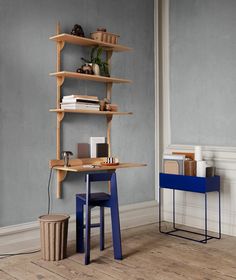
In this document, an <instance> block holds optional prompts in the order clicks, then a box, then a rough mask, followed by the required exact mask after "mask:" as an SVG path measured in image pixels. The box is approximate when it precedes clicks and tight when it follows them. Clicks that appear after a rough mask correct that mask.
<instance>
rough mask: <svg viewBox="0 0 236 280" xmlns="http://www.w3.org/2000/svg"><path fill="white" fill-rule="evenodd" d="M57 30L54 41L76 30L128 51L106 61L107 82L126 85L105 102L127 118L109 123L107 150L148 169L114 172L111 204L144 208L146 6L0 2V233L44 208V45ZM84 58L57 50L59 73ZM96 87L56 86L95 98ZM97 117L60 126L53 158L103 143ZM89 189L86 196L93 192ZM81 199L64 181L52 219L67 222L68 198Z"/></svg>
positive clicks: (75, 186)
mask: <svg viewBox="0 0 236 280" xmlns="http://www.w3.org/2000/svg"><path fill="white" fill-rule="evenodd" d="M57 20H59V21H60V22H61V26H62V32H70V30H71V28H72V26H73V24H75V23H79V24H81V25H82V26H83V27H84V30H85V33H86V34H87V35H89V33H90V32H91V31H94V30H95V29H96V28H97V27H98V26H105V27H107V29H108V30H109V31H111V32H114V33H117V34H120V35H121V38H120V42H121V43H123V44H125V45H128V46H131V47H133V48H134V51H133V52H130V53H118V54H114V56H113V58H112V74H113V75H114V76H118V77H126V78H129V79H132V80H133V81H134V82H133V84H131V85H114V86H113V92H114V95H113V101H114V102H115V103H118V104H119V107H120V109H121V110H123V111H126V110H128V111H133V112H134V115H133V116H131V117H128V116H124V117H117V118H114V120H113V127H112V142H113V144H112V150H113V154H114V155H117V156H118V157H119V159H120V160H122V161H134V162H146V163H147V164H148V167H146V168H140V169H129V170H120V171H118V172H117V173H118V185H119V196H120V203H121V204H130V203H135V202H141V201H148V200H153V199H154V73H153V72H154V66H153V57H154V44H153V1H152V0H149V1H146V0H130V1H125V0H119V1H116V0H112V1H111V0H102V1H97V0H79V1H78V0H69V1H64V0H50V1H49V0H47V1H46V0H41V1H36V0H34V1H32V0H8V1H4V0H0V38H1V44H0V155H1V156H0V226H7V225H11V224H17V223H22V222H29V221H33V220H35V219H36V218H37V217H38V216H39V215H40V214H42V213H45V212H46V208H47V180H48V174H49V170H48V160H49V159H52V158H55V153H56V146H55V143H56V115H55V114H53V113H49V112H48V110H49V108H52V107H55V100H56V80H55V78H50V77H49V75H48V74H49V72H53V71H55V67H56V47H55V43H53V42H51V41H49V40H48V37H49V36H51V35H54V34H55V27H56V22H57ZM87 54H88V49H86V48H82V47H80V46H74V45H66V47H65V48H64V50H63V60H62V64H63V65H62V66H63V69H66V70H72V71H73V70H76V68H77V67H78V66H79V65H80V57H81V56H86V55H87ZM104 91H105V86H104V85H101V84H97V83H93V82H83V81H77V80H66V82H65V84H64V88H63V94H72V93H74V92H81V93H84V94H91V95H94V94H95V95H96V94H97V95H99V96H101V97H103V96H104ZM105 132H106V121H105V118H103V117H95V116H84V115H70V116H66V117H65V119H64V121H63V135H64V136H63V148H64V149H67V150H72V151H73V152H74V153H76V143H78V142H84V141H85V142H88V141H89V137H90V136H103V135H105ZM95 189H96V188H95ZM83 190H84V177H83V176H82V175H75V174H69V175H68V177H67V179H66V181H65V183H64V187H63V195H64V199H62V200H56V199H55V195H54V194H55V176H54V179H53V190H52V194H53V201H52V206H53V211H57V212H67V213H74V209H75V203H74V194H75V193H77V192H81V191H83Z"/></svg>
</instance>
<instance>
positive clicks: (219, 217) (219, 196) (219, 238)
mask: <svg viewBox="0 0 236 280" xmlns="http://www.w3.org/2000/svg"><path fill="white" fill-rule="evenodd" d="M218 195H219V239H220V238H221V203H220V201H221V199H220V197H221V194H220V191H219V192H218Z"/></svg>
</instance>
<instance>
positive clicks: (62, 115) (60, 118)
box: [57, 112, 65, 122]
mask: <svg viewBox="0 0 236 280" xmlns="http://www.w3.org/2000/svg"><path fill="white" fill-rule="evenodd" d="M64 116H65V113H64V112H57V121H58V122H61V121H62V120H63V119H64Z"/></svg>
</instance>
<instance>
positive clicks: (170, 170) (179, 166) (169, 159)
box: [163, 155, 185, 175]
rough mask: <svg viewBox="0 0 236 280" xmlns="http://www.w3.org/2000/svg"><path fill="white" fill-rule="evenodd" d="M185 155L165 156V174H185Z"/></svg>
mask: <svg viewBox="0 0 236 280" xmlns="http://www.w3.org/2000/svg"><path fill="white" fill-rule="evenodd" d="M184 161H185V156H184V155H163V173H167V174H176V175H183V174H184Z"/></svg>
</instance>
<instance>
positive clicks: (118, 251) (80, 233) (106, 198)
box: [76, 172, 122, 265]
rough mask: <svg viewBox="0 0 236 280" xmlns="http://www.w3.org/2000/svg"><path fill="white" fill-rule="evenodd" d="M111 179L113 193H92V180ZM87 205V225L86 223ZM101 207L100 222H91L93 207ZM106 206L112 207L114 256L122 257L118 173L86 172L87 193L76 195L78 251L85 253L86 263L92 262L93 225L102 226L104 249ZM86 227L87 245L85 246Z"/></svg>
mask: <svg viewBox="0 0 236 280" xmlns="http://www.w3.org/2000/svg"><path fill="white" fill-rule="evenodd" d="M98 181H110V183H111V194H107V193H91V182H98ZM84 206H85V225H84ZM96 206H99V207H100V223H98V224H91V209H92V208H93V207H96ZM104 207H109V208H110V209H111V222H112V239H113V248H114V258H115V259H117V260H121V259H122V248H121V234H120V218H119V204H118V195H117V184H116V173H115V172H112V173H90V174H86V193H85V194H77V195H76V251H77V252H78V253H84V251H85V264H86V265H87V264H89V263H90V232H91V228H92V227H100V250H104ZM84 228H85V246H84Z"/></svg>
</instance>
